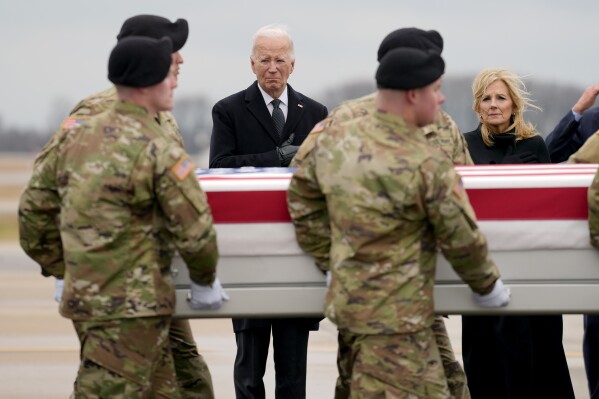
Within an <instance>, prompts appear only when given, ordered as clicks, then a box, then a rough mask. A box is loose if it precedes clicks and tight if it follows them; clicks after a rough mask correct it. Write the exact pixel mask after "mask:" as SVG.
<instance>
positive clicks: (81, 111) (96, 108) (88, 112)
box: [70, 86, 118, 116]
mask: <svg viewBox="0 0 599 399" xmlns="http://www.w3.org/2000/svg"><path fill="white" fill-rule="evenodd" d="M117 99H118V96H117V93H116V88H115V87H114V86H112V87H110V88H108V89H106V90H103V91H101V92H98V93H95V94H92V95H91V96H88V97H86V98H84V99H83V100H81V101H79V103H78V104H77V105H76V106H75V107H74V108H73V109H72V110H71V112H70V116H93V115H97V114H99V113H102V112H104V111H106V110H107V109H108V108H110V107H111V106H112V105H113V104H114V103H115V102H116V101H117Z"/></svg>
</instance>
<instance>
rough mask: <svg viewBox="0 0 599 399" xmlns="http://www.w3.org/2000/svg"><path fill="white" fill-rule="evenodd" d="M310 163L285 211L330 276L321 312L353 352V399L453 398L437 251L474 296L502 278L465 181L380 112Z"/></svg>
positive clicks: (326, 139) (418, 134)
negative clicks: (437, 294) (442, 338)
mask: <svg viewBox="0 0 599 399" xmlns="http://www.w3.org/2000/svg"><path fill="white" fill-rule="evenodd" d="M303 155H304V157H303V159H302V160H301V166H300V168H299V169H298V170H297V171H296V172H295V174H294V176H293V178H292V180H291V183H290V186H289V191H288V202H289V212H290V214H291V217H292V219H293V222H294V225H295V229H296V236H297V239H298V242H299V243H300V246H301V247H302V249H304V251H306V252H307V253H309V254H311V255H312V256H314V257H315V258H316V263H317V265H318V266H319V267H320V268H321V269H323V270H326V269H328V268H329V267H330V270H331V271H332V281H331V285H330V287H329V290H328V292H327V297H326V305H325V314H326V316H327V317H328V318H329V319H331V320H332V321H333V322H334V323H335V324H337V326H338V328H339V332H340V334H341V335H342V339H343V341H344V342H347V343H349V344H350V345H351V353H352V356H353V360H354V362H353V370H352V374H351V397H379V396H377V392H378V395H380V394H381V392H382V391H384V392H387V393H388V394H390V395H394V396H393V397H406V398H407V397H422V398H425V397H426V398H449V397H450V393H449V391H448V387H447V385H446V376H445V375H444V371H443V368H442V367H441V357H440V355H439V352H438V348H437V344H436V343H435V339H434V338H433V331H432V325H433V322H434V319H435V315H434V306H433V297H432V292H433V286H434V276H435V264H436V256H437V243H438V245H439V246H440V247H441V250H442V251H443V253H444V255H445V257H446V258H447V259H448V260H449V261H450V262H451V264H452V265H453V266H454V268H455V270H456V272H457V273H458V274H459V275H460V276H461V277H462V279H464V280H465V281H466V282H467V283H468V284H469V285H470V286H471V288H472V289H473V290H474V291H476V292H479V293H486V291H488V290H490V289H491V287H492V285H493V282H494V281H495V280H496V279H497V278H498V276H499V272H498V270H497V268H496V266H495V264H494V263H493V262H492V261H491V260H490V258H489V257H488V253H487V246H486V240H485V238H484V236H483V235H482V234H481V233H480V231H479V230H478V229H477V226H476V219H475V216H474V212H473V210H472V208H471V206H470V204H469V202H468V199H467V196H466V193H465V191H464V189H463V186H462V183H461V180H460V178H459V175H457V174H456V172H455V171H454V170H453V167H452V166H451V162H450V161H449V160H448V159H447V157H445V156H443V155H442V154H441V151H439V150H437V149H435V148H432V147H431V146H430V144H429V143H428V142H427V140H426V139H425V137H424V134H423V132H422V130H420V129H414V130H411V129H410V128H408V127H407V126H406V124H405V122H404V121H403V119H401V118H399V117H396V116H393V115H389V114H384V113H381V112H375V113H373V114H372V115H370V116H366V117H363V118H357V119H354V120H352V121H351V122H347V123H342V124H339V125H337V126H330V127H329V128H327V130H326V134H324V135H323V134H321V135H319V137H318V138H317V139H316V144H315V146H314V148H313V149H312V150H311V151H309V152H307V153H305V154H303ZM400 232H401V233H400ZM382 342H386V344H382ZM381 345H384V346H382V347H381ZM381 351H382V352H384V353H385V355H384V356H381ZM387 353H389V358H388V359H389V360H386V359H387ZM402 359H409V360H406V362H404V361H403V360H402ZM373 362H374V363H376V364H373ZM377 370H378V371H377ZM382 370H385V371H382ZM410 395H413V396H410Z"/></svg>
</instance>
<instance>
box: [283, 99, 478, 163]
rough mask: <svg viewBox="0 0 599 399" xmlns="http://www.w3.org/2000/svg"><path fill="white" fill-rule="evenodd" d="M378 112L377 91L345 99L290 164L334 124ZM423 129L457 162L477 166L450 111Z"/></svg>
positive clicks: (434, 144)
mask: <svg viewBox="0 0 599 399" xmlns="http://www.w3.org/2000/svg"><path fill="white" fill-rule="evenodd" d="M374 112H376V93H372V94H369V95H366V96H364V97H360V98H356V99H353V100H347V101H344V102H343V103H341V104H340V105H339V106H338V107H337V108H335V109H333V110H332V111H331V113H330V114H329V116H328V117H327V118H326V119H325V120H323V121H322V122H320V123H319V124H317V125H316V126H315V127H314V129H313V130H312V132H310V134H309V135H308V137H307V138H306V140H304V142H303V143H302V145H301V146H300V148H299V150H298V152H297V155H296V156H295V157H294V158H293V160H292V161H291V164H290V165H289V166H291V167H297V166H299V165H300V163H301V161H302V160H303V158H304V157H305V156H306V154H308V153H309V152H310V151H311V149H312V148H313V147H314V145H315V144H316V139H317V138H318V135H319V134H320V133H322V132H324V131H326V129H328V128H329V127H330V126H334V125H337V124H339V123H343V122H346V121H349V120H352V119H355V118H359V117H363V116H366V115H372V114H373V113H374ZM422 130H423V132H424V136H425V137H426V139H427V140H428V142H429V144H430V145H431V146H433V147H435V148H439V149H440V150H441V151H442V152H443V153H444V154H445V155H446V156H447V157H448V158H449V159H450V160H451V161H452V162H453V164H454V165H473V162H472V158H471V157H470V154H469V153H468V146H467V145H466V141H465V140H464V135H463V134H462V132H460V129H459V128H458V126H457V125H456V123H455V122H454V121H453V119H451V117H450V116H449V115H448V114H447V113H446V112H444V111H443V110H440V111H439V112H438V113H437V115H435V121H434V122H433V123H432V124H430V125H427V126H425V127H424V128H423V129H422Z"/></svg>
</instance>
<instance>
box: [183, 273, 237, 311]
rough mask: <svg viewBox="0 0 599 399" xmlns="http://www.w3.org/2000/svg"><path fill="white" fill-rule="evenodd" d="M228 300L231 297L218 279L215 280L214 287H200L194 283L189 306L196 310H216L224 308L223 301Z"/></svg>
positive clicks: (188, 297) (189, 296) (192, 283)
mask: <svg viewBox="0 0 599 399" xmlns="http://www.w3.org/2000/svg"><path fill="white" fill-rule="evenodd" d="M228 300H229V296H228V295H227V293H226V292H225V290H224V289H223V286H222V285H221V283H220V280H219V279H218V277H217V278H215V279H214V282H213V283H212V286H209V285H199V284H196V283H194V282H193V281H192V282H191V289H190V290H189V294H188V296H187V301H188V302H189V305H190V306H191V307H192V308H194V309H208V310H216V309H218V308H220V307H221V306H222V304H223V301H228Z"/></svg>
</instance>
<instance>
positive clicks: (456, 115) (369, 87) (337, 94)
mask: <svg viewBox="0 0 599 399" xmlns="http://www.w3.org/2000/svg"><path fill="white" fill-rule="evenodd" d="M472 79H473V76H468V77H466V76H453V77H452V76H447V77H445V78H444V79H443V89H442V90H443V93H444V94H445V97H446V101H445V104H444V106H443V108H444V109H445V110H446V111H447V112H448V113H449V114H450V115H451V116H452V117H453V119H454V120H455V121H456V123H457V124H458V126H459V127H460V129H461V130H462V131H463V132H467V131H470V130H473V129H474V128H475V127H476V125H477V119H476V116H475V114H474V111H472V92H471V89H470V87H471V84H472ZM526 83H527V88H528V90H529V92H530V97H531V98H532V99H533V101H534V103H535V104H536V105H537V106H539V107H541V108H542V109H543V111H542V112H539V111H535V110H532V111H531V112H529V113H527V114H526V119H527V120H530V121H531V122H532V123H533V124H535V125H536V127H537V130H538V131H539V133H540V134H541V135H542V136H543V137H544V136H546V135H547V134H549V132H551V130H552V129H553V127H554V126H555V125H556V124H557V122H558V121H559V120H560V119H561V118H562V117H563V115H565V114H566V113H567V112H568V110H569V109H570V108H571V107H572V105H574V103H575V102H576V100H577V99H578V97H580V95H581V94H582V91H583V89H584V88H582V87H576V86H571V85H563V84H556V83H548V82H544V81H535V80H530V81H527V82H526ZM298 89H299V90H300V91H302V90H301V88H298ZM374 90H375V86H374V83H373V82H371V81H361V82H360V81H357V82H350V83H347V84H344V85H341V86H338V87H335V88H330V89H326V90H323V92H321V93H305V94H306V95H308V96H310V97H312V98H314V99H316V100H318V101H320V102H322V103H324V104H325V105H326V106H327V107H328V108H329V109H332V108H334V107H335V106H337V105H338V104H339V103H341V102H342V101H344V100H347V99H350V98H356V97H361V96H363V95H366V94H368V93H371V92H373V91H374ZM214 102H215V100H209V99H207V98H205V97H201V96H198V97H187V98H179V99H177V100H176V101H175V110H174V114H175V117H176V118H177V123H178V124H179V128H180V130H181V134H182V135H183V139H184V140H185V147H186V149H187V151H188V152H189V153H190V154H199V153H205V152H206V151H207V149H208V147H209V145H210V133H211V131H212V118H211V111H212V106H213V105H214ZM52 133H53V130H47V131H36V130H32V129H15V128H7V127H4V126H2V125H0V150H1V151H8V152H33V153H35V152H37V151H39V150H40V149H41V148H42V147H43V145H44V144H45V143H46V142H47V141H48V139H49V138H50V136H51V135H52Z"/></svg>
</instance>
